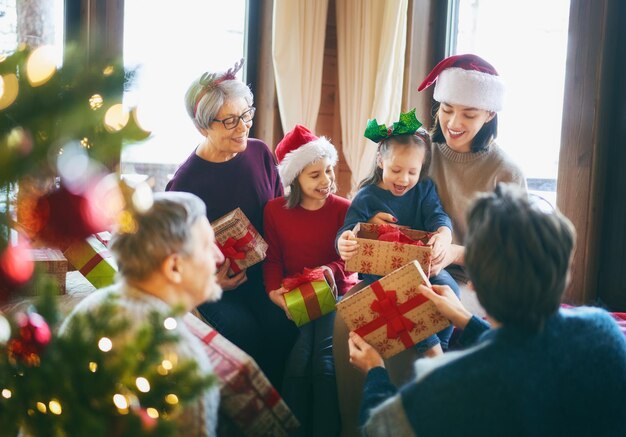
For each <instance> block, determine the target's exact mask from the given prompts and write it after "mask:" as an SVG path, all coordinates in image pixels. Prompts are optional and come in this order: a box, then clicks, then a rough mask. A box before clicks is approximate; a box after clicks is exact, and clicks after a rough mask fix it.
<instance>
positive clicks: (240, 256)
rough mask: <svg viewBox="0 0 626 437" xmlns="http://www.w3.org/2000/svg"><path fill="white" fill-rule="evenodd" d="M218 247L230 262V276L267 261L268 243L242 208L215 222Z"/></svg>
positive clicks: (213, 224)
mask: <svg viewBox="0 0 626 437" xmlns="http://www.w3.org/2000/svg"><path fill="white" fill-rule="evenodd" d="M211 226H213V230H214V231H215V239H216V240H217V245H218V247H219V248H220V250H221V251H222V253H223V254H224V257H225V258H227V259H229V260H230V269H229V270H228V274H229V275H230V276H233V275H236V274H237V273H239V272H241V271H242V270H243V269H245V268H247V267H250V266H252V265H254V264H257V263H259V262H261V261H263V260H264V259H265V253H266V252H267V243H266V242H265V240H264V239H263V237H261V234H259V233H258V232H257V230H256V229H255V228H254V226H253V225H252V223H250V220H248V217H246V215H245V214H244V213H243V211H242V210H241V209H240V208H237V209H235V210H233V211H231V212H229V213H228V214H226V215H224V216H222V217H220V218H218V219H217V220H214V221H213V222H212V223H211Z"/></svg>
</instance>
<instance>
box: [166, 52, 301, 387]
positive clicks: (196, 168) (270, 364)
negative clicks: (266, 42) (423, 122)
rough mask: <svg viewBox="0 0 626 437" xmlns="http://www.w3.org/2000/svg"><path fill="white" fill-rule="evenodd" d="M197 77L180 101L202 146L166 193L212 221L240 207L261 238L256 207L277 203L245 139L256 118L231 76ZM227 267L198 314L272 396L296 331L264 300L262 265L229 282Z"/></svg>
mask: <svg viewBox="0 0 626 437" xmlns="http://www.w3.org/2000/svg"><path fill="white" fill-rule="evenodd" d="M242 64H243V59H242V60H241V61H240V62H239V63H237V64H235V66H234V67H233V68H231V69H230V70H228V71H227V72H225V73H209V72H207V73H204V74H203V75H202V76H201V77H199V78H198V79H196V80H195V81H194V82H193V83H192V84H191V85H190V87H189V89H188V90H187V93H186V94H185V105H186V109H187V112H188V114H189V117H190V118H191V120H192V121H193V123H194V125H195V126H196V128H197V129H198V131H200V132H201V133H202V135H203V136H204V140H203V141H202V142H201V143H200V144H199V145H198V146H197V147H196V148H195V150H194V151H193V153H191V155H190V156H189V158H187V160H186V161H185V162H184V163H183V164H182V165H181V166H180V167H179V168H178V170H177V171H176V174H175V175H174V177H173V179H172V180H171V181H170V182H169V183H168V185H167V187H166V190H175V191H187V192H190V193H194V194H196V195H197V196H199V197H200V198H201V199H202V200H203V201H204V203H205V204H206V208H207V217H208V219H209V220H210V221H213V220H215V219H217V218H219V217H221V216H223V215H224V214H226V213H228V212H230V211H232V210H234V209H235V208H237V207H239V208H241V210H242V211H243V212H244V214H245V215H246V216H247V217H248V219H249V220H250V222H251V223H252V225H253V226H254V227H255V228H256V229H257V231H259V232H262V231H263V207H264V206H265V204H266V203H267V201H268V200H270V199H273V198H275V197H278V196H282V194H283V189H282V185H281V182H280V177H279V175H278V171H277V169H276V161H275V158H274V156H273V154H272V153H271V151H270V150H269V149H268V147H267V145H265V144H264V143H263V142H262V141H260V140H258V139H254V138H249V137H248V134H249V132H250V127H251V126H252V120H253V118H254V114H255V108H254V107H253V106H252V103H253V96H252V92H251V91H250V88H249V87H248V86H247V85H245V84H244V83H243V82H241V81H240V80H237V78H236V73H237V72H238V71H239V69H241V67H242ZM229 266H230V262H229V261H228V260H226V261H225V263H224V264H223V265H222V266H221V268H220V270H219V271H218V274H217V279H218V282H219V284H220V285H221V286H222V288H223V289H224V291H225V293H224V296H223V298H222V300H221V301H219V302H215V303H204V304H202V305H200V306H199V307H198V311H199V312H200V313H201V314H202V316H203V317H204V318H205V319H206V320H207V321H208V322H209V323H210V324H211V325H213V326H214V327H215V328H216V329H217V330H218V331H219V332H220V333H221V334H222V335H224V336H225V337H226V338H228V339H229V340H230V341H232V342H233V343H235V344H236V345H237V346H239V347H240V348H242V349H243V350H245V351H246V352H247V353H248V354H250V355H251V356H252V357H253V358H254V359H255V360H256V361H257V363H258V364H259V366H260V367H261V369H263V371H264V372H265V373H266V375H267V376H268V378H269V379H270V381H272V383H273V384H274V385H275V386H276V387H277V388H278V387H279V385H280V381H281V379H282V373H283V369H284V363H285V361H286V360H287V355H288V353H289V351H290V350H291V347H292V345H293V342H294V341H295V338H296V336H297V334H298V331H297V329H296V327H295V325H294V324H293V323H291V322H290V321H289V320H287V319H286V318H285V316H284V314H283V313H282V312H281V311H280V309H278V307H276V306H275V305H273V304H272V303H271V302H270V300H269V299H268V298H267V296H266V294H265V290H264V287H263V279H262V271H261V265H260V264H257V265H254V266H252V267H250V268H248V269H246V270H243V271H241V272H239V273H237V274H236V275H234V276H232V277H229V276H228V270H229Z"/></svg>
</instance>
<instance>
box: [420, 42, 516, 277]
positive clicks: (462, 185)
mask: <svg viewBox="0 0 626 437" xmlns="http://www.w3.org/2000/svg"><path fill="white" fill-rule="evenodd" d="M433 84H434V85H435V89H434V94H433V98H434V99H435V101H436V102H437V104H436V107H435V116H434V123H433V127H432V129H431V132H430V134H431V138H432V142H433V146H432V162H431V165H430V177H431V178H432V180H433V181H434V182H435V184H436V185H437V192H438V193H439V197H440V199H441V203H442V205H443V207H444V209H445V210H446V212H447V213H448V215H449V216H450V218H451V219H452V228H453V234H452V243H453V244H452V246H451V247H450V250H449V251H448V252H447V256H446V258H445V259H444V260H442V261H441V262H440V263H439V264H438V265H435V266H434V267H433V268H434V269H435V270H437V269H440V268H443V267H446V268H447V270H448V271H449V272H450V273H451V274H452V275H453V276H454V277H455V278H456V279H457V280H459V281H461V282H467V277H466V275H465V272H464V270H463V268H462V267H461V266H462V265H463V264H464V257H465V249H464V247H463V240H464V238H465V234H466V232H467V220H466V214H467V209H468V206H469V204H470V202H471V200H472V199H473V198H474V197H475V195H476V194H477V193H480V192H491V191H493V190H494V189H495V187H496V185H497V184H498V182H506V183H511V184H514V185H517V186H520V187H522V188H523V189H526V178H525V177H524V174H523V173H522V170H521V169H520V168H519V166H518V165H517V164H516V163H515V162H513V161H512V160H511V158H509V156H507V154H506V153H504V151H503V150H502V149H501V148H500V147H499V146H498V145H497V144H496V141H495V140H496V137H497V135H498V111H500V110H501V109H502V108H503V104H504V93H505V88H504V82H503V80H502V79H501V77H500V76H499V75H498V73H497V71H496V69H495V68H494V67H493V66H492V65H491V64H490V63H488V62H487V61H485V60H484V59H482V58H481V57H479V56H476V55H472V54H464V55H455V56H450V57H448V58H446V59H444V60H443V61H441V62H440V63H439V64H437V65H436V66H435V68H434V69H433V70H432V71H431V72H430V73H429V74H428V76H426V78H425V79H424V81H423V82H422V84H421V85H420V86H419V88H418V91H422V90H424V89H426V88H428V87H429V86H431V85H433ZM450 264H454V265H450ZM448 266H449V267H448Z"/></svg>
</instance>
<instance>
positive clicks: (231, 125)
mask: <svg viewBox="0 0 626 437" xmlns="http://www.w3.org/2000/svg"><path fill="white" fill-rule="evenodd" d="M255 112H256V108H255V107H254V106H250V109H248V110H247V111H246V112H244V113H243V114H241V115H240V116H239V117H235V116H233V117H228V118H225V119H223V120H218V119H217V118H214V119H213V121H219V122H220V123H222V124H223V125H224V128H226V129H228V130H231V129H235V128H236V127H237V126H239V120H241V121H243V122H244V123H245V124H248V123H252V119H253V118H254V113H255Z"/></svg>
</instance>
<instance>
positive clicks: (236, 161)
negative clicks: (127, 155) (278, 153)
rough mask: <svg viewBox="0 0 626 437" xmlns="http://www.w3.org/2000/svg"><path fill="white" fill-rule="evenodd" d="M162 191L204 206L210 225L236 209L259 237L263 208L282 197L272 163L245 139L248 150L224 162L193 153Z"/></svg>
mask: <svg viewBox="0 0 626 437" xmlns="http://www.w3.org/2000/svg"><path fill="white" fill-rule="evenodd" d="M165 190H166V191H186V192H188V193H193V194H195V195H197V196H198V197H200V198H201V199H202V200H203V201H204V203H205V204H206V209H207V217H208V219H209V221H213V220H215V219H217V218H219V217H221V216H223V215H224V214H226V213H229V212H230V211H232V210H233V209H235V208H237V207H239V208H241V210H242V211H243V212H244V214H245V215H246V217H248V219H249V220H250V222H251V223H252V225H254V227H255V228H256V230H257V231H259V233H261V234H262V233H263V208H264V207H265V204H266V203H267V201H268V200H271V199H273V198H275V197H278V196H282V194H283V188H282V185H281V183H280V177H279V176H278V170H276V160H275V158H274V155H273V154H272V152H270V150H269V149H268V147H267V146H266V145H265V143H263V142H262V141H260V140H257V139H254V138H250V139H248V147H247V148H246V150H245V151H244V152H242V153H239V154H237V156H235V157H234V158H233V159H231V160H230V161H226V162H219V163H216V162H209V161H206V160H204V159H202V158H200V157H199V156H198V155H196V152H195V150H194V152H193V153H192V154H191V155H190V156H189V158H187V160H186V161H185V162H184V163H182V164H181V166H180V167H179V168H178V170H176V174H175V175H174V177H173V178H172V180H171V181H170V182H169V183H168V184H167V186H166V187H165Z"/></svg>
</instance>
